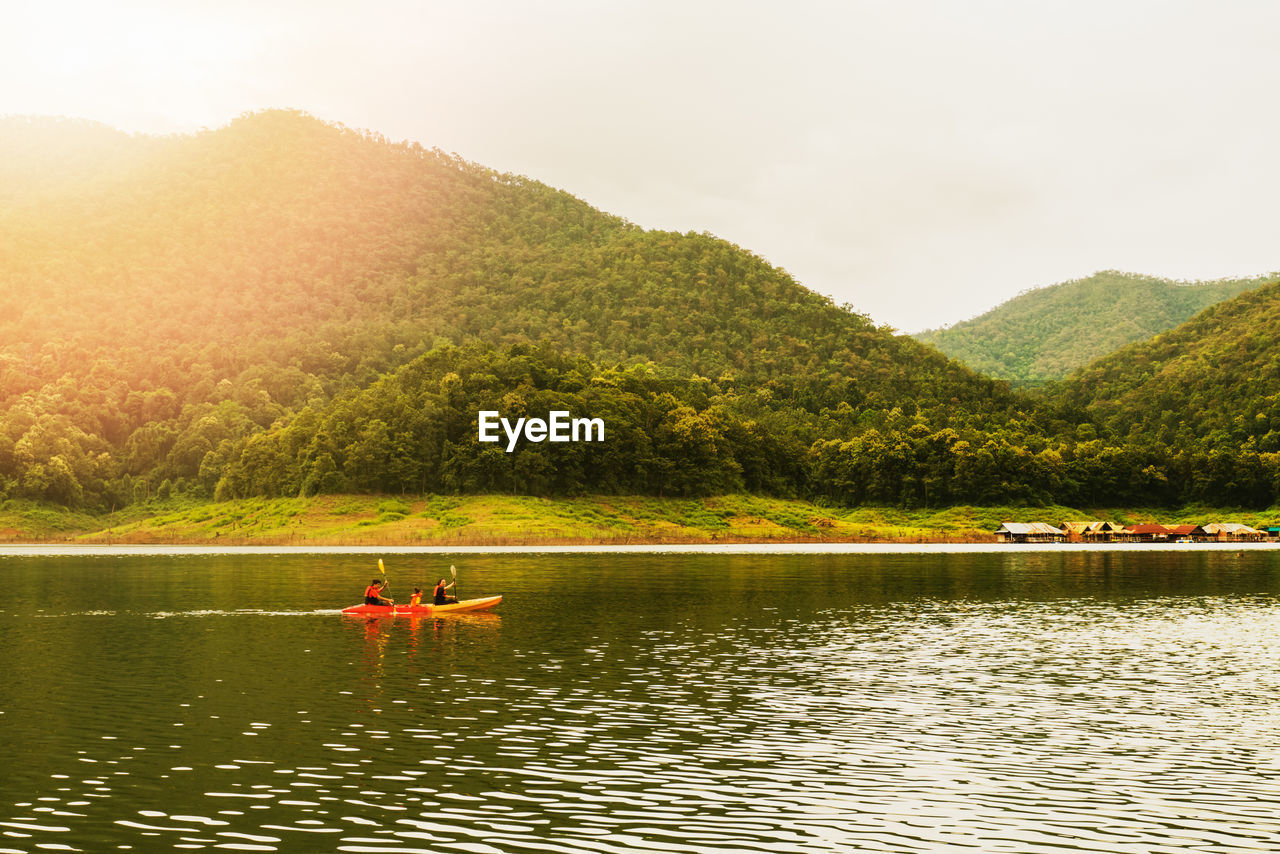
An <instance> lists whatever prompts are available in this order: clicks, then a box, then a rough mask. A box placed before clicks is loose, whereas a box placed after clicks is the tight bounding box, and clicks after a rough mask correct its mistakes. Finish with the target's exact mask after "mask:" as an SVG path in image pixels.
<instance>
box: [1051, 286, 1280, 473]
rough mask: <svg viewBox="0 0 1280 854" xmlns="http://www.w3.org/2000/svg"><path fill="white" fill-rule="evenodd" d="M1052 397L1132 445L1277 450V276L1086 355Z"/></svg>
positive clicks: (1279, 425) (1279, 345)
mask: <svg viewBox="0 0 1280 854" xmlns="http://www.w3.org/2000/svg"><path fill="white" fill-rule="evenodd" d="M1060 399H1061V400H1062V402H1063V403H1064V405H1066V406H1069V407H1074V408H1079V409H1081V410H1083V411H1084V412H1085V413H1087V415H1088V417H1090V418H1091V419H1093V420H1095V421H1096V422H1097V423H1098V424H1099V426H1100V427H1102V428H1103V429H1105V430H1107V431H1108V432H1111V433H1113V434H1115V435H1119V436H1125V437H1127V438H1128V439H1129V440H1130V441H1131V442H1134V443H1137V444H1142V445H1163V446H1168V447H1171V448H1203V449H1206V450H1211V451H1217V452H1231V453H1234V452H1236V451H1238V450H1240V449H1245V450H1249V451H1261V452H1276V451H1280V284H1273V285H1268V286H1266V287H1263V288H1261V289H1259V290H1256V291H1250V292H1248V293H1244V294H1241V295H1240V296H1238V297H1236V298H1234V299H1231V300H1227V301H1225V302H1221V303H1218V304H1217V305H1214V306H1212V307H1210V308H1208V309H1206V310H1205V311H1203V312H1201V313H1200V314H1198V315H1197V316H1196V317H1194V318H1193V319H1192V320H1190V321H1188V322H1187V323H1184V324H1182V325H1181V326H1179V327H1177V328H1176V329H1173V330H1171V331H1169V332H1165V333H1162V334H1160V335H1157V336H1156V337H1155V338H1153V339H1151V340H1149V341H1143V342H1140V343H1137V344H1132V345H1130V346H1128V347H1126V348H1124V349H1122V350H1120V351H1118V352H1116V353H1113V354H1111V355H1110V356H1107V357H1106V358H1104V359H1100V360H1098V361H1097V362H1094V363H1093V364H1092V365H1089V366H1088V367H1087V368H1084V369H1082V370H1080V371H1078V372H1076V373H1075V374H1074V375H1073V376H1072V377H1071V378H1070V380H1069V381H1068V382H1067V383H1065V384H1064V386H1063V388H1062V391H1061V393H1060Z"/></svg>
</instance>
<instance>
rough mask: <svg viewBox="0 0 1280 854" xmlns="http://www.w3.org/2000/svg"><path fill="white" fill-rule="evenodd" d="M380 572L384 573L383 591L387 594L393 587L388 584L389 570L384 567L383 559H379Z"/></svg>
mask: <svg viewBox="0 0 1280 854" xmlns="http://www.w3.org/2000/svg"><path fill="white" fill-rule="evenodd" d="M378 572H381V573H382V591H383V592H384V593H385V592H386V591H387V590H389V589H390V588H391V585H390V584H388V583H387V568H386V567H385V566H383V565H382V558H378ZM388 601H390V600H388Z"/></svg>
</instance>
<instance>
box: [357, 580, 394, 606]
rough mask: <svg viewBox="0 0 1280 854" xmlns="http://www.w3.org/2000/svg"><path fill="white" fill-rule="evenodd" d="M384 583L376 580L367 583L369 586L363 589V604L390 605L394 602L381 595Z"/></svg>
mask: <svg viewBox="0 0 1280 854" xmlns="http://www.w3.org/2000/svg"><path fill="white" fill-rule="evenodd" d="M384 586H386V585H385V583H384V582H383V581H381V580H379V579H377V578H375V579H374V580H373V581H370V582H369V586H368V587H366V588H365V589H364V604H366V605H391V604H394V600H392V599H387V598H385V597H384V596H383V595H382V588H383V587H384Z"/></svg>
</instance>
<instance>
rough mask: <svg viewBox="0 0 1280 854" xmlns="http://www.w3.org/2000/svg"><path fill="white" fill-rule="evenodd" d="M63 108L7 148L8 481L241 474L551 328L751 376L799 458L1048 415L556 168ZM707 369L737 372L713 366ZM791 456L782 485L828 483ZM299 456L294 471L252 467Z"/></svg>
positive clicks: (738, 418) (594, 367)
mask: <svg viewBox="0 0 1280 854" xmlns="http://www.w3.org/2000/svg"><path fill="white" fill-rule="evenodd" d="M56 125H57V123H54V126H50V125H49V124H48V123H41V122H32V121H25V122H24V121H7V122H0V138H3V141H0V150H19V151H22V152H24V157H25V158H26V159H25V161H24V163H25V165H24V169H23V170H22V172H21V174H22V175H23V176H24V177H23V178H22V179H21V180H19V179H18V178H14V177H13V176H10V179H9V180H10V185H9V187H8V189H4V188H0V404H2V405H3V406H4V411H3V413H2V415H0V493H3V494H5V495H21V496H31V497H42V498H48V499H52V500H57V501H62V502H66V503H76V502H80V501H85V502H97V503H99V504H103V505H109V504H113V503H122V502H127V501H129V500H134V499H136V498H138V497H145V496H146V495H149V494H150V493H151V492H152V490H154V489H156V488H157V486H158V484H161V483H162V482H164V481H170V482H172V488H174V489H178V490H184V489H189V490H193V491H197V492H199V491H201V490H204V491H206V492H207V491H210V490H212V489H213V488H214V486H215V485H216V484H217V483H219V482H221V481H222V479H223V477H224V476H228V483H236V482H239V481H236V479H235V477H231V476H230V475H233V474H234V472H232V471H231V467H234V466H237V465H242V464H243V465H244V466H248V467H249V468H252V465H249V463H251V462H252V460H249V461H248V462H246V460H245V456H244V455H245V454H250V455H252V454H253V453H257V452H259V451H262V450H263V449H264V448H266V447H267V446H266V445H264V444H262V442H261V441H256V439H255V437H266V436H267V435H268V434H269V433H270V434H271V435H273V436H274V435H283V434H282V433H280V432H279V431H284V430H286V429H287V428H290V427H292V426H296V425H298V424H303V425H304V426H305V424H307V423H311V422H306V421H305V419H304V416H306V417H308V418H310V417H313V416H314V417H315V418H316V419H317V420H316V421H315V422H314V424H315V425H320V424H321V423H322V422H323V418H321V415H320V414H321V413H330V412H333V411H334V407H338V408H341V406H342V403H341V402H342V401H344V400H348V399H350V396H351V395H354V394H357V393H358V392H359V391H360V390H362V389H366V388H370V387H371V385H372V384H375V382H376V381H378V380H379V378H382V377H386V376H389V375H390V374H392V372H394V371H395V370H396V369H397V368H400V367H401V366H405V365H407V364H409V363H410V362H411V361H412V360H414V359H415V357H418V356H419V355H420V354H423V353H427V352H428V351H433V350H438V349H439V348H441V347H445V348H447V347H448V345H451V344H457V345H461V344H468V343H475V344H478V345H483V347H484V348H488V349H487V350H485V351H484V352H486V353H488V352H492V353H494V354H498V355H493V356H489V355H486V356H483V357H479V361H478V362H470V363H468V364H474V365H478V367H476V369H477V370H480V369H481V368H484V369H485V370H488V369H489V368H487V367H485V365H486V364H487V363H488V362H492V361H494V360H495V359H496V360H499V361H500V360H501V359H505V358H507V356H506V355H503V354H507V353H510V352H511V349H510V348H512V347H524V346H530V345H538V346H540V347H546V348H551V350H552V351H555V350H560V351H565V352H567V353H571V354H574V355H575V356H578V357H581V358H584V359H587V360H589V362H590V367H587V368H582V371H584V372H586V373H587V374H591V375H595V374H599V373H601V372H607V371H608V370H610V366H612V365H624V366H625V365H630V366H641V365H646V364H650V363H652V364H654V365H656V366H659V367H661V369H662V370H663V371H666V372H670V373H671V375H672V376H673V377H675V378H676V379H674V380H673V383H675V385H673V386H672V388H675V387H677V386H680V387H685V388H687V389H692V390H691V391H688V392H687V393H685V392H681V393H680V394H679V395H676V398H677V400H678V401H679V402H680V403H681V404H683V405H688V406H690V407H692V408H693V409H694V410H695V411H696V412H699V413H705V412H706V410H707V408H708V407H709V406H711V404H710V402H709V401H710V399H711V398H712V397H714V396H716V395H717V394H721V395H723V394H732V395H734V396H735V397H736V398H737V399H738V400H739V403H737V404H735V408H734V411H733V413H732V414H731V416H730V415H726V416H725V417H726V418H729V419H730V420H733V421H734V423H736V424H739V425H740V426H742V428H743V429H748V427H747V425H748V423H749V422H752V420H753V419H756V418H758V419H762V420H763V422H768V421H773V422H778V424H779V426H778V427H777V429H778V431H779V432H781V433H782V434H785V438H786V441H787V442H788V443H789V447H791V448H792V450H791V451H790V452H789V454H790V456H788V458H787V460H788V461H787V463H786V466H784V467H783V468H787V467H788V466H789V467H790V468H792V469H794V468H795V466H794V463H795V462H796V461H797V460H799V459H801V458H802V457H803V456H804V454H805V453H807V452H808V449H809V447H810V446H811V445H812V443H814V442H815V441H818V440H819V439H823V440H832V441H834V440H835V439H837V438H839V439H841V440H843V439H847V438H848V437H850V436H853V435H859V434H862V433H865V432H867V431H879V430H884V431H889V435H890V436H891V437H892V436H895V435H898V433H900V432H901V433H904V434H905V431H906V430H907V429H908V428H911V429H913V430H915V431H916V434H917V435H916V439H917V440H919V441H920V442H924V438H925V437H929V436H934V435H937V434H940V431H943V430H948V429H949V430H952V431H953V433H952V434H951V435H950V436H949V437H948V438H947V439H946V441H945V442H943V444H947V443H951V444H954V443H955V442H956V441H959V440H960V436H959V434H956V433H955V431H956V430H959V431H967V432H966V435H969V434H971V435H972V439H973V441H975V442H978V441H982V439H981V437H982V436H984V435H987V434H989V433H990V432H992V431H997V430H999V429H1003V427H1004V425H1012V426H1011V428H1010V429H1011V430H1013V431H1014V432H1015V434H1017V435H1023V434H1025V433H1026V432H1028V431H1030V432H1032V433H1034V432H1035V429H1036V428H1034V426H1027V425H1026V424H1024V423H1023V422H1024V421H1026V420H1027V419H1029V418H1030V419H1032V420H1034V416H1033V415H1028V414H1027V413H1025V412H1024V411H1023V408H1024V407H1025V403H1024V402H1022V401H1020V399H1018V398H1017V397H1016V396H1013V395H1011V394H1010V393H1009V392H1008V391H1007V389H1005V388H1003V387H1002V385H1001V384H999V383H994V382H992V381H990V380H988V379H985V378H982V377H979V376H977V375H975V374H974V373H973V372H972V371H970V370H968V369H967V368H964V367H963V366H961V365H959V364H957V363H955V362H952V361H950V360H948V359H946V358H945V357H943V356H942V355H941V354H939V353H938V352H937V351H935V350H933V349H932V348H929V347H925V346H923V345H921V344H919V343H917V342H916V341H914V340H911V339H909V338H906V337H900V336H894V335H892V334H890V333H889V332H887V331H885V330H883V329H880V328H877V327H876V326H874V325H873V324H872V323H871V322H870V321H869V320H867V318H865V317H863V316H861V315H858V314H855V313H852V312H850V311H848V310H846V309H843V308H840V307H837V306H835V305H833V304H831V302H830V301H829V300H827V299H826V298H823V297H820V296H818V295H816V294H814V293H813V292H811V291H809V290H807V289H805V288H804V287H802V286H800V285H799V284H798V283H796V282H795V281H794V280H792V279H791V278H790V277H789V276H788V275H787V274H786V273H784V272H783V271H781V270H779V269H777V268H775V267H773V266H771V265H769V264H768V263H766V262H765V261H764V260H762V259H760V258H759V257H757V256H755V255H752V254H751V253H749V252H747V251H744V250H742V249H740V248H738V247H736V246H733V245H731V244H728V243H726V242H724V241H721V240H718V239H716V238H714V237H711V236H709V235H705V234H702V235H699V234H673V233H668V232H653V231H645V230H643V229H641V228H638V227H636V226H634V225H632V224H630V223H628V222H626V221H625V220H623V219H620V218H618V217H614V216H609V215H606V214H604V213H601V212H599V211H596V210H595V209H593V208H591V207H590V206H589V205H587V204H586V203H584V202H582V201H581V200H578V199H576V198H574V197H572V196H570V195H568V194H567V193H564V192H561V191H557V190H554V189H551V188H549V187H546V186H545V185H542V184H539V183H537V182H536V181H531V180H528V179H525V178H521V177H518V176H511V175H500V174H498V173H495V172H493V171H491V170H488V169H485V168H484V167H481V166H478V165H475V164H471V163H468V162H466V161H463V160H460V159H458V158H457V157H453V156H449V155H445V154H443V153H442V152H439V151H434V150H427V149H423V148H422V147H421V146H418V145H416V144H405V143H391V142H389V141H387V140H385V139H383V138H381V137H379V136H377V135H376V134H370V133H364V132H358V131H353V130H351V129H349V128H345V127H342V126H340V125H332V124H327V123H324V122H321V121H318V120H316V119H313V118H311V117H309V116H305V115H303V114H299V113H293V112H278V111H275V112H267V113H260V114H254V115H249V116H245V117H242V118H241V119H239V120H237V121H235V122H233V123H232V124H231V125H229V126H228V127H226V128H222V129H219V130H216V131H206V132H202V133H200V134H197V135H194V136H178V137H165V138H159V139H157V138H145V137H128V136H124V135H119V134H114V133H112V132H109V131H106V130H103V129H102V128H100V127H96V126H95V127H92V128H89V129H80V128H77V129H76V130H77V132H76V133H75V134H74V135H73V137H74V138H72V137H68V138H65V139H62V141H61V143H60V144H59V145H47V144H45V140H47V139H48V138H49V137H50V136H51V135H52V136H54V137H57V134H58V128H57V127H56ZM81 130H85V132H83V133H81V132H80V131H81ZM33 133H34V134H35V135H36V137H37V143H36V144H33V143H32V139H31V135H32V134H33ZM42 158H43V160H42ZM85 164H88V165H87V166H86V165H85ZM5 174H6V173H3V172H0V177H3V176H4V175H5ZM32 176H35V177H32ZM87 176H91V177H87ZM546 370H550V369H548V368H545V367H540V368H539V369H538V371H539V372H542V373H545V371H546ZM556 370H559V369H558V368H557V369H556ZM449 373H450V371H447V370H446V371H444V372H443V373H442V374H440V375H438V376H437V375H431V376H432V378H431V380H430V381H431V382H434V383H436V384H437V385H438V384H439V383H452V380H450V379H449V376H448V375H449ZM423 376H425V375H423ZM539 376H541V373H539ZM463 379H464V381H465V380H469V379H470V378H469V377H464V378H463ZM424 381H425V380H424ZM708 381H710V382H713V383H715V384H716V389H715V390H714V392H713V393H710V394H709V393H707V392H706V391H699V390H698V389H699V384H700V383H705V382H708ZM538 382H539V380H538V377H535V376H530V375H527V374H522V373H520V372H518V371H512V372H510V373H509V375H508V376H507V378H506V379H504V380H503V383H500V384H499V386H500V387H499V388H494V387H492V384H490V383H487V381H486V382H481V383H478V384H475V385H474V386H467V385H466V384H465V382H464V388H468V389H470V388H474V389H475V390H476V393H477V394H478V393H480V392H479V390H480V389H484V390H485V393H486V394H488V393H489V392H494V393H495V394H496V399H498V400H500V401H501V400H503V399H504V397H503V395H504V394H516V395H519V394H520V393H521V389H522V388H523V387H524V386H525V385H527V384H529V383H533V384H534V386H537V387H541V386H539V385H538ZM681 384H683V386H681ZM420 391H421V389H418V390H415V391H414V393H415V394H416V393H418V392H420ZM499 392H500V393H499ZM669 392H670V390H669V389H663V390H661V391H659V390H657V389H654V390H653V393H654V394H665V393H669ZM746 392H749V393H750V399H749V400H748V399H747V398H746V395H745V393H746ZM423 399H425V398H423ZM467 403H468V406H469V408H468V407H464V408H463V409H465V410H466V411H472V412H474V409H475V407H474V406H470V404H471V403H474V401H467ZM459 411H462V410H459ZM308 413H310V414H309V415H308ZM374 420H379V419H374ZM695 420H696V419H695ZM686 426H688V427H689V428H690V429H693V428H694V427H696V426H697V425H696V424H695V423H694V422H688V423H687V425H686ZM317 429H319V427H317ZM734 429H737V428H734ZM289 435H290V436H292V437H293V438H294V439H298V440H299V441H302V440H301V439H300V438H299V436H298V435H297V433H296V430H295V432H294V433H291V434H289ZM460 437H461V434H460V433H455V434H452V439H451V441H450V447H456V442H457V441H459V440H460ZM312 438H314V437H309V438H307V439H306V440H305V442H304V443H303V444H305V445H306V446H307V447H311V446H312V444H313V443H312V441H311V440H312ZM291 441H292V439H291ZM369 441H370V442H372V443H373V444H372V445H369V447H374V446H377V447H381V445H379V444H378V442H379V441H380V440H378V437H376V436H374V437H372V438H370V439H369ZM698 441H701V442H703V443H704V444H710V443H713V442H714V441H715V431H708V432H704V434H702V436H701V438H700V439H699V440H698ZM892 441H896V440H892ZM892 441H891V444H890V447H893V446H894V445H893V444H892ZM940 441H941V440H940ZM358 444H359V442H356V440H354V439H352V440H351V441H349V442H347V444H346V445H343V446H342V447H337V448H334V449H333V450H334V451H335V452H336V453H337V456H336V457H335V462H336V463H337V464H338V465H339V468H341V469H342V476H343V477H344V478H345V482H346V483H348V484H350V483H357V484H358V483H370V484H375V483H376V484H383V485H385V484H386V483H388V482H396V481H394V479H392V480H390V481H387V480H376V479H375V480H369V479H367V478H364V476H363V475H361V474H360V471H359V467H360V465H362V464H363V463H361V462H360V461H361V460H364V459H365V458H364V457H361V456H360V453H362V452H361V451H360V448H357V447H355V446H356V445H358ZM362 447H363V446H362ZM762 447H763V446H762ZM301 448H302V445H298V446H296V447H290V448H289V449H288V452H289V453H293V454H295V455H296V454H297V453H302V452H303V451H302V450H300V449H301ZM405 448H407V446H405V447H404V448H402V449H401V452H402V453H403V454H407V453H409V451H408V450H406V449H405ZM277 450H278V449H277ZM366 450H367V448H366ZM348 451H350V453H348ZM401 452H398V453H401ZM441 452H442V453H452V451H451V450H450V448H447V447H444V446H443V445H442V446H441ZM913 453H914V452H913ZM920 453H923V451H922V452H920ZM296 462H297V460H296V459H295V460H294V463H296ZM445 462H447V460H444V461H441V466H443V465H444V463H445ZM348 463H350V471H347V469H346V466H347V464H348ZM292 464H293V463H290V465H292ZM895 465H896V466H897V467H898V468H899V469H902V468H903V465H902V464H901V461H899V463H895ZM286 468H287V466H286ZM748 468H749V466H746V465H744V462H743V461H742V460H737V459H733V460H730V461H728V464H727V469H726V470H727V471H731V472H732V471H738V470H742V471H746V470H747V469H748ZM260 470H261V469H260V468H259V469H255V471H260ZM443 471H444V469H443V468H441V469H439V470H438V472H437V473H440V472H443ZM275 475H279V477H275ZM441 476H443V475H441ZM272 478H275V479H272ZM904 478H905V480H903V479H904ZM912 478H913V476H912V475H910V473H909V472H906V471H905V470H904V471H899V472H897V473H896V474H893V473H891V476H889V477H888V479H887V480H886V481H885V485H883V487H882V488H880V492H882V493H883V494H885V495H891V496H892V500H898V497H899V496H900V494H906V493H910V494H913V495H914V494H915V492H916V491H919V490H923V493H924V494H926V495H931V496H933V497H937V496H942V495H945V494H946V489H945V488H944V487H943V486H940V485H938V484H939V483H940V482H941V480H945V478H940V479H939V478H935V481H938V483H935V484H934V485H932V486H927V485H924V486H922V485H921V484H918V483H916V482H915V480H913V479H912ZM784 480H785V483H777V479H776V478H775V479H774V482H775V484H776V486H775V487H774V488H777V489H780V490H784V489H791V490H795V489H800V488H803V486H804V482H805V481H804V477H803V474H802V473H795V472H794V471H793V472H792V474H791V475H788V476H787V477H786V478H785V479H784ZM1015 481H1016V479H1015ZM295 482H296V478H295V479H291V476H289V475H288V474H287V473H285V472H283V470H281V471H276V472H275V474H274V475H272V476H271V477H267V478H266V479H265V480H264V479H262V478H261V477H259V478H258V479H257V480H254V479H250V480H248V481H243V483H244V484H245V485H244V486H243V488H244V489H250V490H258V491H271V490H278V489H284V488H286V484H290V483H295ZM402 482H403V481H402ZM736 482H737V481H735V480H734V478H732V477H731V478H729V481H727V483H728V485H729V486H733V485H734V484H735V483H736ZM1020 482H1021V481H1016V482H1015V483H1014V486H1013V487H1012V488H1016V489H1022V488H1023V487H1021V486H1018V483H1020ZM417 483H418V484H419V486H422V485H423V484H426V486H428V487H431V486H433V482H432V481H431V480H430V479H429V478H428V479H427V480H423V481H417ZM904 484H905V485H904ZM597 486H599V484H598V483H597V482H595V481H592V480H591V479H590V478H588V479H587V480H586V481H584V482H582V483H581V484H580V486H579V488H596V487H597ZM237 488H239V487H237ZM651 488H653V489H655V490H661V489H663V488H666V487H664V486H663V485H662V484H661V483H659V484H654V485H652V487H651ZM904 491H905V492H904Z"/></svg>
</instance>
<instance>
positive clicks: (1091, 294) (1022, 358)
mask: <svg viewBox="0 0 1280 854" xmlns="http://www.w3.org/2000/svg"><path fill="white" fill-rule="evenodd" d="M1276 278H1277V277H1276V276H1272V277H1259V278H1252V279H1221V280H1217V281H1212V282H1174V281H1170V280H1169V279H1159V278H1154V277H1152V276H1139V275H1134V274H1132V273H1119V272H1116V271H1114V270H1107V271H1105V272H1101V273H1096V274H1094V275H1092V276H1089V277H1088V278H1085V279H1076V280H1074V281H1070V282H1063V283H1061V284H1057V285H1051V286H1049V287H1045V288H1036V289H1034V290H1030V291H1025V292H1023V293H1021V294H1019V295H1018V296H1016V297H1014V298H1013V299H1011V300H1009V301H1008V302H1005V303H1002V304H1001V305H998V306H996V307H995V308H993V309H991V310H990V311H988V312H986V313H985V314H982V315H979V316H978V317H975V318H973V319H972V320H966V321H964V322H963V323H957V324H955V325H954V326H950V327H947V328H945V329H931V330H928V331H926V332H921V333H919V334H918V335H916V336H915V337H916V338H917V339H918V340H920V341H924V342H926V343H928V344H932V345H934V346H935V347H937V348H938V349H939V350H941V351H942V352H944V353H946V354H947V355H948V356H951V357H952V358H953V359H959V360H960V361H961V362H964V363H965V364H966V365H969V366H970V367H972V368H973V369H974V370H976V371H980V372H982V373H985V374H987V375H989V376H993V377H998V378H1000V379H1006V380H1011V381H1013V382H1015V383H1039V382H1044V381H1048V380H1058V379H1063V378H1064V377H1066V376H1067V375H1068V374H1070V373H1071V372H1072V371H1074V370H1075V369H1077V368H1080V367H1083V366H1084V365H1087V364H1089V363H1090V362H1092V361H1093V360H1094V359H1100V358H1102V357H1103V356H1106V355H1107V354H1109V353H1112V352H1114V351H1115V350H1118V349H1119V348H1121V347H1123V346H1125V345H1126V344H1129V343H1132V342H1134V341H1143V340H1145V339H1147V338H1150V337H1151V336H1153V335H1156V334H1158V333H1160V332H1164V331H1166V330H1169V329H1172V328H1173V327H1175V326H1177V325H1178V324H1180V323H1183V322H1184V321H1186V320H1189V319H1190V318H1191V317H1192V316H1193V315H1195V314H1196V313H1197V312H1199V311H1201V310H1202V309H1204V308H1207V307H1208V306H1210V305H1213V304H1214V303H1216V302H1221V301H1222V300H1225V299H1230V298H1231V297H1233V296H1235V295H1237V294H1239V293H1241V292H1242V291H1246V290H1250V289H1253V288H1258V287H1261V286H1262V285H1264V284H1266V283H1268V282H1271V281H1275V280H1276Z"/></svg>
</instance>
